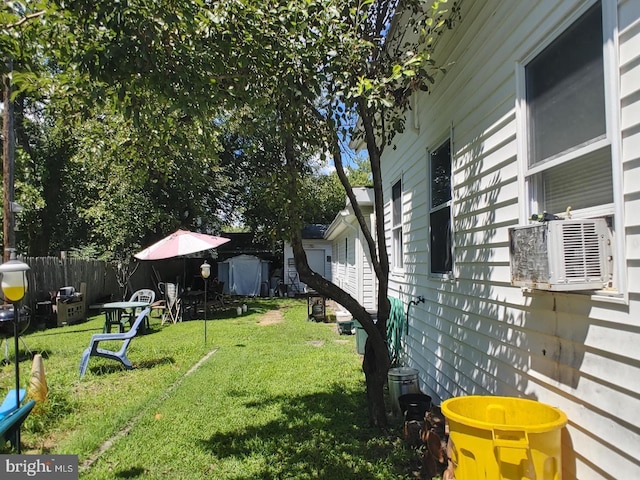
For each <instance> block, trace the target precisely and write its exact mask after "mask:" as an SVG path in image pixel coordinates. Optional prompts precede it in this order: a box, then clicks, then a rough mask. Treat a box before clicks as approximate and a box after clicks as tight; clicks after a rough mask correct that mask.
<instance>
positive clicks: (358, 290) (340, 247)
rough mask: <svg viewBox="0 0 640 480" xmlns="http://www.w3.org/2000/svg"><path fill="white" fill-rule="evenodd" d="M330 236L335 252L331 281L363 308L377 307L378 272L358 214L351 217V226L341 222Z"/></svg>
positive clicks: (372, 308) (371, 308)
mask: <svg viewBox="0 0 640 480" xmlns="http://www.w3.org/2000/svg"><path fill="white" fill-rule="evenodd" d="M368 223H369V224H370V221H369V222H368ZM369 226H370V225H369ZM331 239H332V242H333V243H332V248H333V252H334V256H333V262H332V265H331V271H332V277H331V281H332V282H333V283H335V284H336V285H338V286H339V287H341V288H342V289H343V290H344V291H345V292H347V293H348V294H349V295H351V296H352V297H353V298H355V299H356V300H357V301H358V302H359V303H360V304H361V305H362V306H363V307H365V308H366V309H368V310H374V309H375V308H376V292H377V285H376V280H375V274H374V273H373V267H372V265H371V260H370V255H369V251H368V249H367V248H366V243H365V241H364V239H363V238H362V234H361V232H360V229H359V228H358V223H357V222H356V221H355V217H352V218H351V219H350V221H349V226H347V225H345V224H342V225H340V226H339V228H336V230H335V231H334V232H333V233H332V237H331ZM347 245H348V246H347Z"/></svg>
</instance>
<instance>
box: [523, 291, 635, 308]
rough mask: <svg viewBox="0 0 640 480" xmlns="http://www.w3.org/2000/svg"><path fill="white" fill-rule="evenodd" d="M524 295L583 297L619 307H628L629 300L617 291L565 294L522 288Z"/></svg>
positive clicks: (570, 292)
mask: <svg viewBox="0 0 640 480" xmlns="http://www.w3.org/2000/svg"><path fill="white" fill-rule="evenodd" d="M521 290H522V294H523V295H524V296H526V297H533V296H534V295H544V294H553V295H564V296H568V295H581V296H583V297H588V298H590V299H591V301H593V302H602V303H614V304H617V305H628V304H629V298H628V295H625V294H624V293H619V292H617V291H607V290H599V291H597V292H592V291H588V290H585V291H565V292H556V291H552V290H537V289H533V288H527V287H522V288H521Z"/></svg>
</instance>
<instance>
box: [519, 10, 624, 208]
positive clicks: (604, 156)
mask: <svg viewBox="0 0 640 480" xmlns="http://www.w3.org/2000/svg"><path fill="white" fill-rule="evenodd" d="M604 72H605V71H604V54H603V26H602V7H601V4H600V2H597V3H596V4H595V5H593V6H592V7H591V8H590V9H589V10H588V11H587V12H585V13H584V14H583V15H582V16H581V17H580V18H578V19H577V20H576V21H575V22H574V23H573V24H572V25H570V26H569V27H568V28H567V29H566V30H565V31H564V32H563V33H562V34H560V35H559V36H558V37H557V38H556V39H555V40H553V41H552V42H551V43H550V44H549V45H548V46H547V47H546V48H545V49H544V50H543V51H541V52H540V53H538V54H537V55H536V56H535V57H534V58H533V59H532V60H531V61H529V62H528V63H527V64H526V65H525V66H524V77H525V90H526V93H525V99H526V106H527V115H526V121H527V136H528V142H527V150H528V151H527V157H528V165H527V181H528V187H529V192H530V195H531V200H532V202H531V207H532V212H531V213H542V212H549V213H553V214H561V213H564V212H565V211H566V210H567V208H569V207H571V211H572V212H573V213H574V214H575V213H576V212H579V211H580V210H585V212H584V213H585V215H589V213H590V212H589V210H594V209H597V210H598V213H613V182H612V170H611V168H612V162H611V142H610V140H609V138H608V135H607V121H606V118H607V115H606V101H605V98H606V95H605V93H606V92H605V73H604ZM587 192H588V194H587ZM534 209H535V210H537V211H533V210H534ZM607 210H608V212H607ZM594 213H595V212H594Z"/></svg>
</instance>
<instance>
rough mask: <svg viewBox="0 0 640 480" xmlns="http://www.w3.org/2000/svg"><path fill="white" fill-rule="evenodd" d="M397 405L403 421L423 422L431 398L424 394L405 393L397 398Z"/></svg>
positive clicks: (429, 406)
mask: <svg viewBox="0 0 640 480" xmlns="http://www.w3.org/2000/svg"><path fill="white" fill-rule="evenodd" d="M398 404H399V405H400V411H401V412H402V413H403V414H404V419H405V421H409V420H424V416H425V414H426V413H427V412H428V411H429V409H430V408H431V397H430V396H429V395H425V394H424V393H405V394H404V395H400V396H399V397H398Z"/></svg>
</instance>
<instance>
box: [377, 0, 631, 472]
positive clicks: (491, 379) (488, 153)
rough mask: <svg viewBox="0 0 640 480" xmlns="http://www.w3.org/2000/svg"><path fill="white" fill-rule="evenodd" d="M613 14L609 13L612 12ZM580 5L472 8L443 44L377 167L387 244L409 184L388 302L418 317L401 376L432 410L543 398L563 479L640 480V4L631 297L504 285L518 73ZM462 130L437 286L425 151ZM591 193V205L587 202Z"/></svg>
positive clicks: (626, 155)
mask: <svg viewBox="0 0 640 480" xmlns="http://www.w3.org/2000/svg"><path fill="white" fill-rule="evenodd" d="M605 1H615V0H605ZM583 5H584V2H582V1H578V0H576V1H532V0H531V1H529V0H528V1H517V2H514V1H510V0H509V1H508V0H502V1H500V0H482V1H472V0H464V2H463V12H462V13H463V20H462V22H461V23H460V24H459V25H458V27H457V29H456V30H455V31H454V32H449V33H448V34H447V35H446V36H445V37H444V38H443V39H442V40H441V42H440V45H439V50H440V52H439V55H438V56H437V60H438V61H439V62H440V63H441V64H448V63H450V62H455V63H451V64H450V66H449V67H448V72H447V73H446V75H443V76H440V77H439V78H438V80H437V81H438V83H437V85H436V87H435V88H434V90H433V91H432V92H431V94H429V95H422V96H421V97H420V98H419V99H418V102H417V112H416V113H415V114H416V115H417V123H418V124H419V129H416V128H413V127H411V126H410V127H409V128H408V129H407V131H406V132H405V133H403V134H402V135H401V136H399V137H398V138H397V139H396V145H397V149H395V150H393V149H391V148H389V149H387V150H386V151H385V154H384V158H383V178H384V179H385V189H386V190H385V198H386V199H387V202H386V203H387V204H386V212H385V230H386V232H387V238H386V241H387V244H388V245H391V225H390V218H391V216H390V198H391V186H392V185H393V184H394V183H395V182H396V181H397V180H398V179H399V178H402V181H403V214H404V220H405V223H404V229H403V235H404V251H405V257H404V268H403V269H402V270H401V271H394V272H392V275H391V277H390V280H391V282H390V295H394V296H397V297H398V298H401V299H402V300H403V301H404V302H405V305H407V304H408V302H409V301H410V300H415V299H416V297H417V296H418V295H422V296H424V297H425V298H426V302H425V303H422V304H418V305H415V306H412V307H411V310H410V314H409V324H410V329H409V334H408V337H407V339H406V343H407V351H408V361H407V364H408V365H410V366H412V367H415V368H417V369H418V370H419V372H420V383H421V388H422V390H423V391H424V392H425V393H428V394H429V395H431V396H432V397H433V398H434V400H435V401H442V400H444V399H446V398H449V397H452V396H459V395H467V394H496V395H509V396H518V397H527V398H533V399H537V400H539V401H541V402H544V403H548V404H551V405H555V406H558V407H559V408H561V409H562V410H563V411H564V412H565V413H566V414H567V415H568V418H569V425H568V428H567V430H566V432H564V433H563V469H564V472H563V478H564V479H572V478H579V479H600V478H604V479H623V478H624V479H627V478H629V479H631V478H640V460H639V459H640V415H639V414H638V412H640V348H638V346H639V345H640V2H638V1H637V0H625V1H622V0H621V1H619V2H618V35H617V38H616V39H614V40H616V41H617V42H618V49H617V52H618V57H619V58H618V62H619V76H620V82H619V93H620V130H621V146H622V153H621V159H622V167H623V168H622V179H623V196H624V226H625V228H624V232H623V234H624V235H625V242H624V243H625V244H626V251H625V252H617V254H618V255H619V254H622V255H626V260H627V261H626V266H627V272H626V273H627V279H626V281H627V289H628V295H627V296H626V297H622V298H620V299H618V301H612V300H604V299H602V298H601V297H590V296H588V295H582V294H575V293H551V292H539V291H533V292H525V291H523V290H521V289H520V288H516V287H512V286H511V285H510V270H509V249H508V228H509V227H511V226H515V225H518V224H520V223H521V220H522V217H523V214H524V209H523V207H522V205H523V202H524V193H523V192H522V191H521V188H520V186H521V178H520V176H519V175H520V166H519V164H518V135H517V117H516V87H517V85H516V63H517V62H518V61H520V60H522V59H523V58H524V57H525V56H526V55H527V54H529V53H530V52H531V50H532V49H534V48H535V47H536V46H537V45H539V43H540V42H541V41H543V40H544V39H545V38H546V37H548V36H549V35H551V34H552V32H553V31H554V30H555V29H556V28H557V27H558V26H559V25H560V23H561V22H562V21H563V20H565V19H566V18H567V16H568V15H571V14H572V12H574V11H575V9H576V8H578V7H580V6H583ZM451 127H453V145H454V147H453V152H452V153H453V156H454V165H453V174H452V175H453V184H454V207H453V208H454V279H453V280H443V279H438V278H434V277H431V276H430V275H429V273H428V271H429V263H428V262H429V240H428V239H429V230H428V227H429V214H428V208H429V204H428V189H427V187H428V185H427V153H426V152H427V149H428V148H433V147H437V146H438V145H440V144H441V142H442V141H443V140H445V139H446V138H447V137H448V135H449V131H450V128H451ZM587 194H588V193H587Z"/></svg>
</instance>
